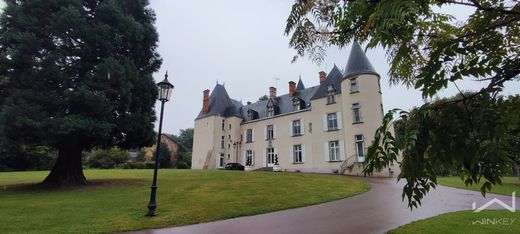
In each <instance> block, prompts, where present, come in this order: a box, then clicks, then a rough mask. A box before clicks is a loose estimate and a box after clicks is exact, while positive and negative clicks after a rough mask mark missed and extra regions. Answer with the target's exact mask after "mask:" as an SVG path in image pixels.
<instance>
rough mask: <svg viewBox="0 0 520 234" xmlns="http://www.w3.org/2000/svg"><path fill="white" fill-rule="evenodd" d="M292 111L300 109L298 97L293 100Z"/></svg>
mask: <svg viewBox="0 0 520 234" xmlns="http://www.w3.org/2000/svg"><path fill="white" fill-rule="evenodd" d="M292 101H293V111H299V110H300V109H301V100H300V98H299V97H294V98H293V100H292Z"/></svg>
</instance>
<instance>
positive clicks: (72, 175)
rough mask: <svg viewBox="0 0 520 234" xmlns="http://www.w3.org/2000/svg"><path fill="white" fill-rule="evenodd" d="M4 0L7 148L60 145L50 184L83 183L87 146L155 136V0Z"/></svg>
mask: <svg viewBox="0 0 520 234" xmlns="http://www.w3.org/2000/svg"><path fill="white" fill-rule="evenodd" d="M5 2H6V6H5V8H4V10H3V12H2V13H1V15H0V105H1V109H0V136H1V138H2V139H1V140H0V141H1V142H2V143H3V144H5V145H9V144H22V145H45V146H48V147H51V148H55V149H57V150H58V151H59V156H58V160H57V161H56V164H55V166H54V167H53V170H52V172H51V174H50V175H49V177H48V178H47V179H46V181H47V182H49V183H58V184H59V183H61V182H64V183H73V184H74V183H79V184H83V183H85V178H84V176H83V174H82V172H81V161H80V157H81V152H82V151H83V150H89V149H90V148H92V147H95V146H100V147H107V146H113V145H117V146H119V147H122V148H130V147H136V146H146V145H150V144H151V143H152V142H153V122H154V121H155V113H154V109H153V108H154V104H155V98H156V95H157V89H156V86H155V84H154V81H153V78H152V73H153V72H155V71H157V70H158V69H159V67H160V64H161V59H160V57H159V55H158V53H157V52H156V48H157V41H158V35H157V32H156V30H155V28H154V26H153V23H154V21H155V15H154V13H153V11H152V10H151V9H150V8H148V7H147V5H148V1H147V0H141V1H101V0H93V1H80V0H54V1H43V0H33V1H14V0H9V1H5ZM77 162H79V163H77ZM69 180H71V181H69Z"/></svg>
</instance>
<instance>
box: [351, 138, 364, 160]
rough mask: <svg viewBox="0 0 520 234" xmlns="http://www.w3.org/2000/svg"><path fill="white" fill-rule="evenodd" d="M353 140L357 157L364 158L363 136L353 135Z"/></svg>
mask: <svg viewBox="0 0 520 234" xmlns="http://www.w3.org/2000/svg"><path fill="white" fill-rule="evenodd" d="M354 139H355V141H356V142H355V144H356V154H357V156H358V157H365V152H364V151H365V149H364V148H365V147H364V144H363V141H364V138H363V135H355V136H354Z"/></svg>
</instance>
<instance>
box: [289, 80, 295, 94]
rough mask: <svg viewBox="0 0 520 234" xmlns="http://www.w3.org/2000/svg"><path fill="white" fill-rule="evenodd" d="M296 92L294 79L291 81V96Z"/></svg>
mask: <svg viewBox="0 0 520 234" xmlns="http://www.w3.org/2000/svg"><path fill="white" fill-rule="evenodd" d="M295 94H296V83H294V81H289V96H291V97H292V96H294V95H295Z"/></svg>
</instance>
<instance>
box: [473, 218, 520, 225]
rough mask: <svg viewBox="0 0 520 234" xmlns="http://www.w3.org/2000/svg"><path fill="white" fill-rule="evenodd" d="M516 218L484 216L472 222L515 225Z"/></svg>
mask: <svg viewBox="0 0 520 234" xmlns="http://www.w3.org/2000/svg"><path fill="white" fill-rule="evenodd" d="M515 220H516V219H514V218H482V219H481V220H475V221H473V222H471V224H473V225H477V224H478V225H504V226H509V225H513V223H514V222H515Z"/></svg>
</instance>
